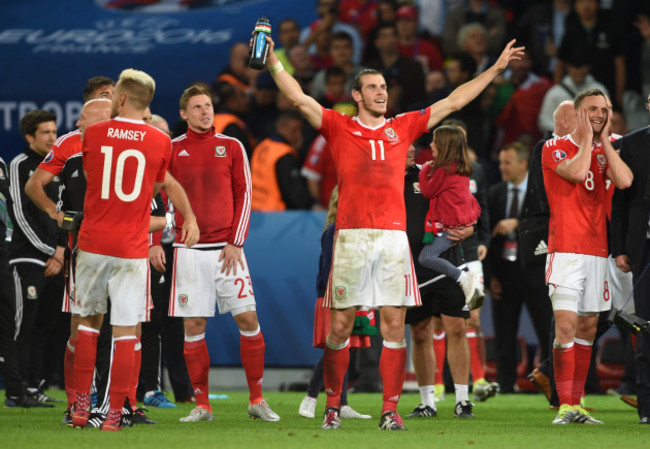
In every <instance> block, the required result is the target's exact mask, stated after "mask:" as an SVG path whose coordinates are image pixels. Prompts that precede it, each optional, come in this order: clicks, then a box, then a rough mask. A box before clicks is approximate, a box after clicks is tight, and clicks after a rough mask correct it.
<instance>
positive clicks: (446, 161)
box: [433, 125, 474, 176]
mask: <svg viewBox="0 0 650 449" xmlns="http://www.w3.org/2000/svg"><path fill="white" fill-rule="evenodd" d="M433 142H434V143H435V145H436V149H437V150H438V156H437V157H436V160H435V161H434V162H433V168H443V170H445V171H449V170H451V169H452V167H453V165H454V163H455V164H456V165H455V169H454V172H455V173H456V174H459V175H463V176H472V173H473V172H474V167H473V166H472V161H471V160H470V159H469V154H468V153H467V138H466V137H465V133H464V132H463V130H462V129H461V128H459V127H458V126H456V125H443V126H439V127H438V128H436V129H435V131H434V132H433Z"/></svg>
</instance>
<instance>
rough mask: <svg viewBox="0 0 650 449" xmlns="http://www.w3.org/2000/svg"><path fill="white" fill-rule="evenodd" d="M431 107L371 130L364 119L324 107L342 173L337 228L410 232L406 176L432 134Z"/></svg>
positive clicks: (326, 133)
mask: <svg viewBox="0 0 650 449" xmlns="http://www.w3.org/2000/svg"><path fill="white" fill-rule="evenodd" d="M428 121H429V108H427V109H422V110H420V111H414V112H408V113H405V114H400V115H398V116H396V117H394V118H390V119H386V120H385V121H384V122H383V124H381V125H379V126H377V127H375V128H370V127H368V126H366V125H364V124H363V123H361V122H360V121H359V119H358V117H352V118H350V117H348V116H347V115H345V114H341V113H338V112H336V111H332V110H330V109H325V108H323V124H322V126H321V130H320V131H321V132H322V134H323V136H324V137H325V140H327V142H328V143H329V147H330V150H331V152H332V158H333V159H334V166H335V168H336V176H337V183H338V187H339V203H338V209H337V214H336V229H353V228H370V229H394V230H402V231H406V208H405V206H404V171H405V168H406V154H407V151H408V148H409V146H410V145H411V143H413V142H414V141H415V140H416V139H417V138H418V137H420V136H421V135H422V134H424V133H425V132H426V131H427V123H428Z"/></svg>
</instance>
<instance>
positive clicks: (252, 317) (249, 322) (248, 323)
mask: <svg viewBox="0 0 650 449" xmlns="http://www.w3.org/2000/svg"><path fill="white" fill-rule="evenodd" d="M232 317H233V319H234V320H235V324H237V327H238V328H239V330H242V331H246V332H250V331H254V330H256V329H257V328H258V327H259V322H258V321H257V312H256V311H255V308H254V307H253V309H252V310H251V309H250V308H249V307H247V308H242V309H236V310H233V311H232Z"/></svg>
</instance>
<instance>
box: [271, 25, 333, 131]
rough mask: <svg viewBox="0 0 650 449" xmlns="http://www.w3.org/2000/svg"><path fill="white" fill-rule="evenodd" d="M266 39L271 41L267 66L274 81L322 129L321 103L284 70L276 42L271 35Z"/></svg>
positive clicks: (317, 127)
mask: <svg viewBox="0 0 650 449" xmlns="http://www.w3.org/2000/svg"><path fill="white" fill-rule="evenodd" d="M266 41H267V42H268V43H269V54H268V56H267V58H266V67H267V68H268V69H269V73H270V74H271V76H272V77H273V81H275V84H276V85H277V86H278V89H280V92H282V94H283V95H284V96H285V97H287V99H288V100H289V101H290V102H291V104H293V105H294V106H295V107H297V108H298V109H299V110H300V112H301V113H302V115H304V116H305V118H306V119H307V121H308V122H309V124H310V125H311V126H313V127H314V128H315V129H320V127H321V125H322V123H323V109H322V107H321V105H320V104H318V102H317V101H316V100H314V99H313V98H311V97H310V96H309V95H307V94H305V93H304V92H303V90H302V87H300V84H298V81H296V79H295V78H294V77H293V76H291V75H290V74H289V72H287V71H286V70H284V66H283V65H282V63H281V62H280V61H279V60H278V57H277V56H275V52H274V51H273V49H274V48H275V43H274V42H273V39H271V38H270V37H268V36H267V37H266Z"/></svg>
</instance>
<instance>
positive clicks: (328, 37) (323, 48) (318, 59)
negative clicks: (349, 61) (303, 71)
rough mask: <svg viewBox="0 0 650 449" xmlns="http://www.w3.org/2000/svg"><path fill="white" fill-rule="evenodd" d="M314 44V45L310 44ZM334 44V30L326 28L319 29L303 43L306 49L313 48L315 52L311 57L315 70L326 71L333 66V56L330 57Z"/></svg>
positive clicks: (311, 53)
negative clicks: (331, 46) (331, 47)
mask: <svg viewBox="0 0 650 449" xmlns="http://www.w3.org/2000/svg"><path fill="white" fill-rule="evenodd" d="M310 41H311V42H313V45H307V44H310ZM331 44H332V28H331V27H324V28H318V29H317V30H316V31H314V33H313V34H312V35H311V36H310V37H309V39H307V41H306V42H304V43H303V46H304V47H305V48H309V47H313V48H314V49H315V51H314V52H310V54H309V57H310V59H311V64H312V66H313V67H314V70H316V71H318V70H325V69H326V68H328V67H331V66H332V55H330V45H331Z"/></svg>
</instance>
